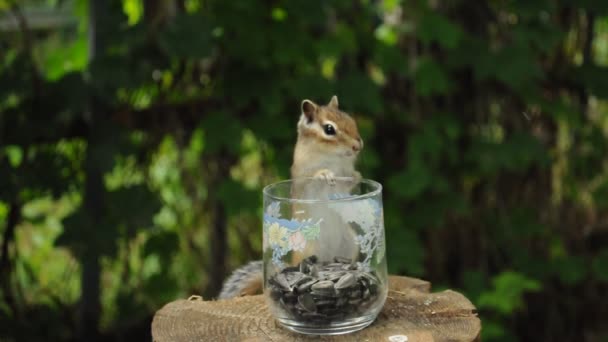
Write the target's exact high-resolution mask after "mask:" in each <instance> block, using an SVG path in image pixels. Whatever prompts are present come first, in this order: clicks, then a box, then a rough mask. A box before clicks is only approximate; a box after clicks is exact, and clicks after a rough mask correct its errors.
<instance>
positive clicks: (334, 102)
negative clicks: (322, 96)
mask: <svg viewBox="0 0 608 342" xmlns="http://www.w3.org/2000/svg"><path fill="white" fill-rule="evenodd" d="M327 106H328V107H331V108H334V109H338V97H337V96H336V95H334V96H332V97H331V100H329V103H328V104H327Z"/></svg>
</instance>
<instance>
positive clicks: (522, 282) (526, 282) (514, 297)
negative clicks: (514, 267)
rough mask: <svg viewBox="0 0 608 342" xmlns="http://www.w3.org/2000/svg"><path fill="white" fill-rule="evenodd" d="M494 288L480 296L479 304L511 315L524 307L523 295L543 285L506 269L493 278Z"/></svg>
mask: <svg viewBox="0 0 608 342" xmlns="http://www.w3.org/2000/svg"><path fill="white" fill-rule="evenodd" d="M492 285H493V288H492V289H491V291H489V292H485V293H483V294H482V295H481V296H479V300H478V302H477V306H478V307H479V308H480V309H491V310H495V311H497V312H498V313H501V314H504V315H509V314H512V313H513V312H515V311H516V310H519V309H523V308H524V302H523V295H524V294H525V293H526V292H536V291H540V289H541V285H540V283H539V282H538V281H536V280H534V279H530V278H527V277H526V276H524V275H522V274H520V273H517V272H513V271H504V272H502V273H500V274H499V275H497V276H496V277H494V278H493V279H492Z"/></svg>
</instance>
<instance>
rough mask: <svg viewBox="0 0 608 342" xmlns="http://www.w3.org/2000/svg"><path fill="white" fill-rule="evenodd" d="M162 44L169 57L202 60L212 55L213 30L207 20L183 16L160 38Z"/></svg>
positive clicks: (172, 23) (197, 16) (174, 21)
mask: <svg viewBox="0 0 608 342" xmlns="http://www.w3.org/2000/svg"><path fill="white" fill-rule="evenodd" d="M160 44H161V46H162V47H163V49H164V50H165V53H166V54H167V55H169V56H173V57H179V58H194V59H200V58H204V57H208V56H209V55H210V54H211V47H212V28H211V26H210V25H209V21H208V19H207V18H205V17H202V16H199V15H191V14H181V15H179V16H178V17H177V18H175V19H174V20H171V23H170V24H169V26H168V27H167V29H166V30H165V31H164V32H163V33H162V35H161V37H160Z"/></svg>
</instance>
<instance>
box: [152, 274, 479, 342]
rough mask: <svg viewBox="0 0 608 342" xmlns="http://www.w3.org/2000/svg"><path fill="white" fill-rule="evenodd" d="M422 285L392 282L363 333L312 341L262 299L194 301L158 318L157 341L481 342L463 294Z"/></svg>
mask: <svg viewBox="0 0 608 342" xmlns="http://www.w3.org/2000/svg"><path fill="white" fill-rule="evenodd" d="M430 289H431V284H430V283H429V282H427V281H423V280H420V279H414V278H408V277H397V276H391V277H390V279H389V292H388V298H387V300H386V304H385V305H384V308H383V309H382V312H381V313H380V314H379V315H378V318H377V319H376V321H375V322H374V323H373V324H372V325H370V326H369V327H367V328H365V329H363V330H360V331H358V332H355V333H352V334H347V335H338V336H323V337H319V336H307V335H300V334H296V333H292V332H290V331H288V330H287V329H284V328H282V327H281V326H280V325H279V324H278V323H276V322H275V320H274V319H273V318H272V316H271V314H270V312H269V310H268V308H267V306H266V303H265V300H264V298H263V297H262V296H261V295H258V296H248V297H240V298H235V299H230V300H218V301H203V300H202V299H201V298H200V297H196V296H193V297H192V298H190V299H189V300H177V301H174V302H171V303H169V304H167V305H165V306H164V307H163V308H162V309H160V310H159V311H158V312H156V315H155V316H154V320H153V321H152V338H153V340H154V341H156V342H168V341H310V340H323V341H390V342H404V341H408V342H416V341H425V342H426V341H478V340H479V333H480V330H481V321H480V320H479V318H478V317H477V310H476V309H475V307H474V306H473V304H471V302H470V301H469V300H468V299H467V298H466V297H464V296H463V295H462V294H460V293H458V292H455V291H452V290H446V291H442V292H438V293H430V292H429V291H430Z"/></svg>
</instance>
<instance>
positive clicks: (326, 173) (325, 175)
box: [314, 169, 336, 185]
mask: <svg viewBox="0 0 608 342" xmlns="http://www.w3.org/2000/svg"><path fill="white" fill-rule="evenodd" d="M314 178H317V179H323V180H326V181H327V184H329V185H336V175H335V174H334V173H333V172H332V171H331V170H328V169H322V170H319V171H317V172H315V175H314Z"/></svg>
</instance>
